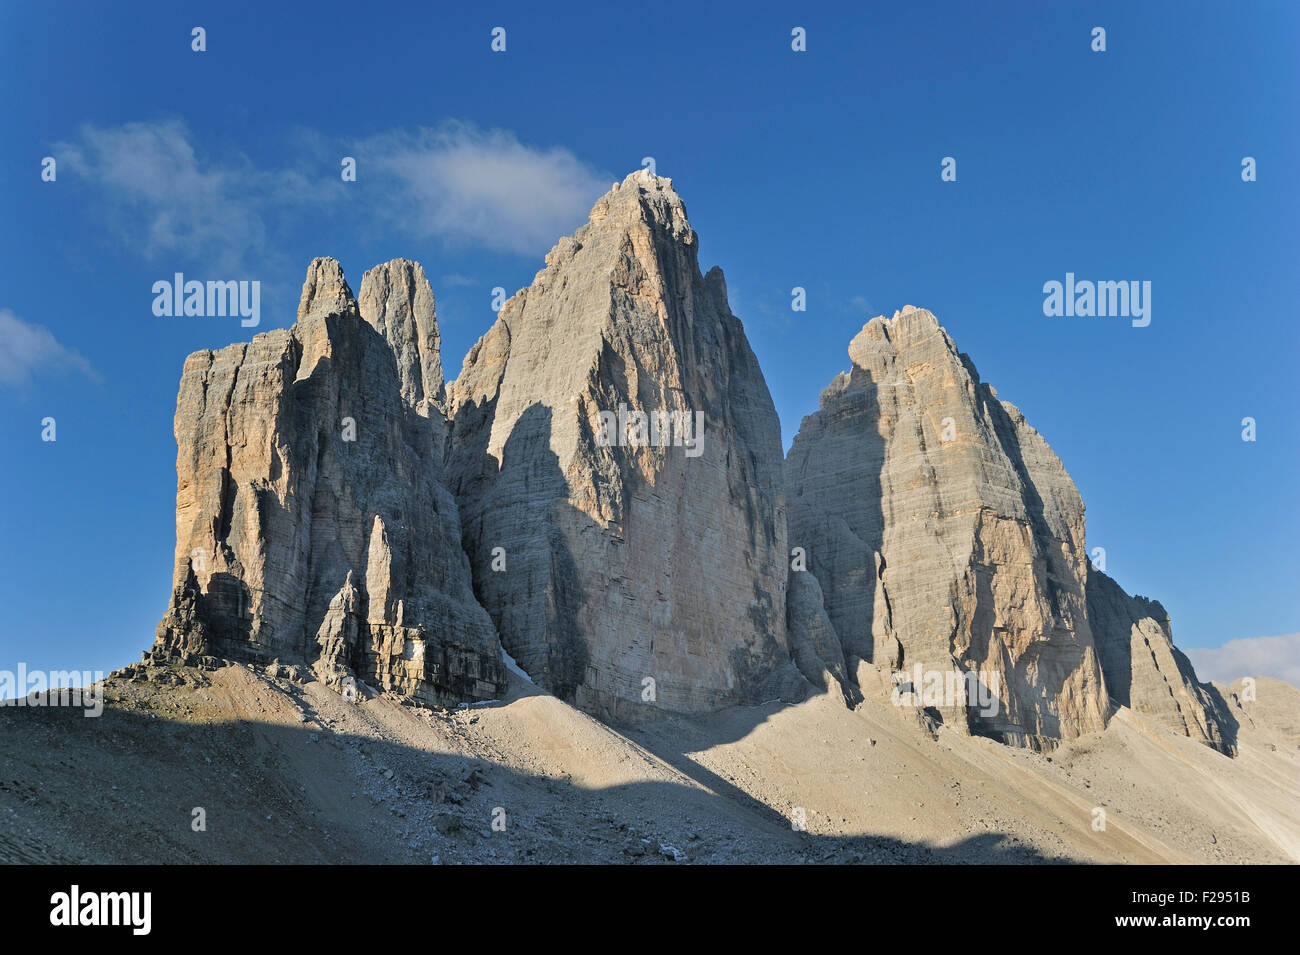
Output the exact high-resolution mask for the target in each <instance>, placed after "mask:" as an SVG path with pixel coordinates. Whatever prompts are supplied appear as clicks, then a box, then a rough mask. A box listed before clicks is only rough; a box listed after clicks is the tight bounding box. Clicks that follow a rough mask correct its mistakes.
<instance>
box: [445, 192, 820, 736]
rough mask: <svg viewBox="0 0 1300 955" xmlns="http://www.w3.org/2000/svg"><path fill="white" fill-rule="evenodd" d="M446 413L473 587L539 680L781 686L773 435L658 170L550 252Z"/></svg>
mask: <svg viewBox="0 0 1300 955" xmlns="http://www.w3.org/2000/svg"><path fill="white" fill-rule="evenodd" d="M448 410H449V416H450V417H451V418H452V428H453V433H452V437H451V440H450V444H449V448H450V456H449V470H450V473H451V481H452V487H453V489H454V491H455V493H456V495H457V498H458V500H459V501H460V505H461V515H462V519H463V521H464V526H465V543H466V549H467V550H468V552H469V554H470V559H471V562H472V564H473V568H474V581H475V587H476V591H477V593H478V595H479V597H480V599H481V601H482V602H483V604H484V606H485V607H487V609H488V611H489V613H491V615H492V617H493V619H494V621H495V622H496V624H497V627H498V630H499V631H500V633H501V635H502V642H503V643H504V645H505V647H506V649H507V650H508V651H509V652H510V653H511V654H512V655H513V656H514V657H515V658H516V659H517V661H518V662H519V664H520V666H522V667H523V668H524V669H525V670H526V671H527V672H528V673H529V674H531V675H532V677H533V678H534V679H535V680H538V681H539V682H540V683H542V684H543V685H545V686H546V687H547V688H549V689H551V690H552V691H554V692H556V693H557V694H559V695H561V696H563V697H566V698H568V699H570V700H573V701H575V702H577V703H578V704H579V705H581V706H583V707H585V708H587V709H590V710H592V711H594V712H596V713H598V714H600V715H604V716H607V717H613V718H617V719H626V720H636V719H643V718H650V717H651V716H652V715H653V713H654V712H655V711H656V710H658V709H666V710H670V711H678V712H689V711H700V710H705V709H711V708H715V707H717V706H720V705H724V704H727V703H732V702H739V701H753V700H758V699H770V698H772V697H773V696H776V695H777V694H778V693H779V692H780V691H781V689H782V688H783V687H788V686H790V685H791V682H792V679H797V678H795V677H794V676H793V671H792V668H791V666H790V664H789V649H788V647H787V644H786V637H785V580H786V563H785V534H786V528H785V517H784V512H783V500H782V491H781V473H780V464H781V447H780V426H779V423H778V420H777V417H776V413H775V410H774V408H773V405H772V400H771V397H770V396H769V394H768V391H767V386H766V384H765V383H764V381H763V376H762V373H761V372H760V371H759V368H758V364H757V362H756V360H755V358H754V355H753V352H752V351H751V350H750V347H749V343H748V341H747V340H746V338H745V334H744V331H743V329H742V327H741V324H740V322H739V321H738V320H737V319H736V318H735V317H734V316H733V315H732V314H731V310H730V308H729V307H728V305H727V297H726V287H725V283H724V281H723V278H722V273H721V271H720V270H718V269H714V270H713V271H711V272H710V273H709V274H708V276H707V277H705V276H702V275H701V274H700V271H699V266H698V261H697V242H696V236H695V232H694V230H692V229H691V226H690V223H689V222H688V221H687V219H686V211H685V208H684V207H683V205H682V201H681V199H680V198H679V197H678V196H677V194H676V193H675V192H674V191H673V189H672V185H671V183H670V182H669V181H668V180H666V179H661V178H657V177H654V176H650V175H648V174H645V173H634V174H633V175H631V176H629V177H628V178H627V179H626V180H624V181H623V183H622V184H620V185H617V186H616V187H615V188H614V190H613V191H611V192H610V193H608V194H607V195H605V196H604V197H603V198H602V199H600V200H599V201H598V202H597V203H596V205H595V207H594V208H593V209H592V212H591V217H590V221H589V222H588V223H587V224H586V225H584V226H583V227H582V228H580V229H579V230H578V231H577V232H576V233H575V234H574V235H573V236H572V237H566V238H563V239H561V240H560V241H559V242H558V243H557V244H556V246H555V248H554V249H552V250H551V252H550V254H549V255H548V256H547V258H546V268H544V269H543V270H542V271H541V272H539V273H538V274H537V277H536V278H535V279H534V281H533V284H532V286H531V287H529V288H528V289H525V290H523V291H520V292H519V293H517V294H516V295H515V296H514V297H513V298H511V299H510V300H509V301H508V302H506V304H505V305H504V306H503V307H502V309H501V311H500V313H499V315H498V318H497V321H496V323H495V324H494V325H493V327H492V328H491V330H489V331H488V333H487V334H486V335H484V336H483V338H482V339H480V340H479V342H478V343H477V344H476V345H475V346H474V348H473V349H472V350H471V351H470V353H469V355H468V356H467V357H466V359H465V364H464V368H463V370H462V371H461V374H460V376H459V377H458V378H457V379H456V381H455V382H453V383H452V385H451V386H450V388H449V389H448ZM652 429H653V430H652ZM650 681H653V682H650ZM651 691H652V692H651ZM652 700H653V703H654V705H653V706H652V705H649V703H650V702H651V701H652Z"/></svg>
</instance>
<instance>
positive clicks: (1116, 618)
mask: <svg viewBox="0 0 1300 955" xmlns="http://www.w3.org/2000/svg"><path fill="white" fill-rule="evenodd" d="M698 256H699V242H698V237H697V235H696V233H695V231H694V229H693V228H692V227H691V224H690V221H689V220H688V218H687V215H686V208H685V205H684V204H683V202H682V200H681V197H680V196H679V195H678V194H677V192H676V191H675V190H674V188H673V185H672V182H671V180H669V179H666V178H663V177H659V176H655V175H652V174H650V173H649V172H647V171H644V170H638V171H636V172H634V173H632V174H630V175H629V176H627V177H626V178H625V179H624V180H623V181H622V182H620V183H616V184H615V185H614V187H613V188H612V189H611V190H610V191H609V192H608V193H606V194H605V195H604V196H602V197H601V198H600V199H599V200H597V202H596V203H595V204H594V205H593V207H592V209H591V213H590V216H589V217H588V220H587V221H586V222H585V223H584V224H582V225H581V226H580V227H579V228H578V229H577V230H576V231H574V232H573V234H572V235H569V236H566V237H563V238H561V239H559V240H558V241H557V242H556V244H555V246H554V247H553V248H552V249H551V251H550V252H549V253H548V254H547V256H546V261H545V265H544V267H543V268H542V269H541V270H540V271H538V273H537V275H536V277H535V278H534V280H533V282H532V283H531V284H530V285H529V286H528V287H527V288H525V289H521V290H520V291H519V292H518V293H516V294H515V295H514V296H513V297H511V298H510V299H509V300H508V301H507V302H506V303H505V304H504V306H503V307H502V308H501V310H500V312H499V313H498V315H497V318H496V320H495V322H494V323H493V325H492V326H491V328H489V329H488V331H487V332H486V333H485V334H484V335H483V336H482V338H480V339H479V341H478V342H477V343H476V344H475V345H474V346H473V348H471V349H470V351H469V353H468V354H467V355H466V357H465V360H464V362H463V364H462V368H461V372H460V374H459V375H458V376H457V378H456V379H455V380H453V381H451V382H446V381H444V377H443V370H442V360H441V354H440V337H439V333H438V327H437V320H436V314H435V301H434V294H433V289H432V288H431V286H430V284H429V281H428V278H427V276H426V275H425V272H424V269H423V268H422V267H421V266H420V265H419V264H418V263H416V262H413V261H410V260H407V259H394V260H392V261H390V262H387V263H384V264H382V265H379V266H376V267H375V268H373V269H371V270H369V271H368V272H366V273H365V274H364V276H363V278H362V281H361V286H360V294H359V295H354V293H353V292H352V290H351V288H350V286H349V285H348V282H347V279H346V277H345V276H344V274H343V270H342V268H341V266H340V265H339V263H338V262H337V261H336V260H334V259H332V258H318V259H315V260H313V262H312V263H311V265H310V267H309V268H308V270H307V275H306V279H305V281H304V283H303V292H302V298H301V301H300V304H299V308H298V320H297V322H296V324H295V325H293V327H292V328H289V329H281V330H275V331H271V332H266V333H263V334H260V335H257V336H256V337H255V338H254V339H253V340H252V342H250V343H247V344H236V345H231V346H229V347H228V348H225V349H221V350H220V351H216V352H212V351H202V352H198V353H196V354H194V355H191V356H190V357H189V359H187V361H186V365H185V371H184V373H183V376H182V381H181V390H180V395H179V397H178V402H177V413H176V436H177V443H178V456H177V467H178V489H177V551H176V555H177V562H176V572H175V575H174V579H173V596H172V602H171V605H170V607H169V609H168V612H167V614H166V616H165V617H164V620H163V622H162V623H161V624H160V626H159V630H158V643H159V645H160V647H162V648H164V649H168V650H175V651H179V652H184V653H189V654H201V655H206V654H225V655H230V656H246V657H256V658H263V659H264V658H276V657H281V658H284V659H293V660H298V661H302V662H305V663H311V664H312V665H313V666H314V667H315V669H316V671H317V672H318V674H319V675H321V676H322V678H324V679H326V680H327V681H329V682H332V683H335V684H337V683H339V681H341V680H343V679H346V678H347V677H348V676H356V677H357V678H359V679H363V680H370V681H374V682H375V683H378V684H380V685H382V686H384V687H387V688H389V689H392V690H394V691H395V692H399V693H402V694H404V695H407V696H409V697H412V698H416V699H423V700H425V701H429V702H457V701H460V700H469V699H486V698H489V697H491V696H493V695H495V694H496V693H497V692H499V691H500V689H501V688H502V687H503V686H504V681H505V670H504V667H503V664H502V657H501V652H500V651H501V646H504V647H505V649H506V650H507V651H508V652H509V653H510V654H511V655H512V656H513V657H514V659H515V660H517V661H518V664H519V665H520V666H521V667H522V668H523V669H524V670H525V671H526V672H527V673H528V674H529V675H530V676H531V677H532V678H533V679H534V680H535V681H536V682H537V683H538V684H539V685H540V686H542V687H544V688H546V689H549V690H551V691H552V692H554V693H555V694H556V695H558V696H561V697H563V698H565V699H567V700H569V701H571V702H574V703H576V704H577V705H579V706H580V707H582V708H583V709H586V710H588V711H589V712H593V713H595V714H597V715H599V716H602V717H604V718H607V719H610V720H617V721H640V720H649V719H655V718H657V717H658V716H660V715H662V714H665V713H685V714H695V713H701V712H705V711H709V710H714V709H718V708H720V707H724V706H728V705H732V704H746V703H756V702H762V701H768V700H772V699H775V698H781V699H786V700H794V699H799V698H802V696H803V695H804V694H805V693H806V692H807V691H808V683H809V682H811V683H812V684H814V685H816V686H818V687H821V688H823V689H828V690H830V689H835V690H838V692H839V693H840V694H842V697H843V699H844V701H845V703H846V704H848V705H849V706H850V707H854V706H857V705H859V704H860V703H861V702H862V701H863V700H864V698H865V697H867V696H871V695H872V694H876V693H878V692H880V691H882V690H883V692H885V693H886V694H887V695H891V692H892V691H897V690H898V689H900V687H902V686H904V685H906V686H907V687H908V688H909V691H910V692H912V693H913V695H917V694H916V692H915V691H917V690H918V689H919V688H918V687H917V686H915V685H914V684H915V683H916V681H920V680H923V679H924V678H925V674H927V673H938V674H940V675H943V674H946V673H950V672H953V671H956V672H958V673H961V674H965V675H967V676H968V677H970V679H971V681H972V682H970V683H968V684H963V686H964V687H965V689H964V690H962V691H960V692H957V691H954V693H950V694H949V696H947V697H945V698H942V699H939V700H937V701H935V702H934V703H933V705H930V704H927V705H925V706H924V707H921V708H918V709H917V710H916V712H917V713H919V714H920V715H921V722H922V723H923V724H925V725H926V726H927V727H929V728H930V729H933V728H934V727H935V726H937V725H938V724H939V723H943V724H945V725H949V726H952V727H954V728H957V729H958V730H959V731H961V732H971V733H978V734H983V735H988V736H993V737H995V738H998V739H1001V740H1004V741H1006V742H1009V743H1015V744H1021V745H1027V746H1034V747H1043V746H1051V745H1055V743H1057V742H1059V741H1061V740H1068V739H1071V738H1074V737H1077V736H1080V735H1083V734H1087V733H1091V732H1094V731H1098V730H1100V729H1102V728H1104V727H1105V726H1106V724H1107V720H1108V718H1109V716H1110V715H1111V713H1112V712H1113V708H1114V706H1116V705H1121V706H1127V707H1129V708H1130V709H1131V710H1133V711H1134V712H1136V713H1141V714H1143V715H1144V716H1147V717H1150V718H1152V719H1154V720H1156V721H1158V722H1160V723H1161V724H1162V725H1165V726H1167V727H1169V728H1172V729H1174V730H1175V731H1176V732H1179V733H1182V734H1185V735H1187V736H1190V737H1191V738H1193V739H1197V740H1200V741H1202V742H1205V743H1208V744H1210V745H1211V746H1214V747H1215V748H1217V749H1220V750H1223V751H1225V752H1230V751H1231V749H1232V745H1233V742H1232V740H1233V732H1234V724H1233V722H1232V718H1231V716H1229V715H1227V712H1226V709H1225V707H1224V705H1223V703H1222V699H1221V698H1220V697H1218V696H1217V695H1216V692H1215V691H1213V689H1212V688H1207V687H1205V686H1202V685H1200V684H1198V683H1197V681H1196V679H1195V674H1194V673H1193V672H1192V670H1191V666H1190V664H1188V663H1187V661H1186V658H1185V657H1183V656H1182V655H1181V654H1180V653H1178V652H1177V650H1176V649H1175V648H1174V647H1173V643H1172V639H1171V637H1170V628H1169V622H1168V618H1167V616H1166V615H1165V613H1164V610H1163V608H1161V607H1160V605H1159V604H1157V603H1154V602H1149V601H1146V600H1143V599H1141V598H1131V597H1129V596H1128V595H1127V594H1125V593H1124V592H1123V590H1122V589H1121V588H1120V587H1119V586H1118V585H1117V584H1115V583H1114V582H1113V581H1111V580H1110V579H1109V578H1108V577H1106V576H1105V575H1104V574H1101V573H1100V572H1098V571H1096V570H1095V569H1093V568H1092V567H1091V566H1090V563H1089V560H1088V557H1087V553H1086V545H1085V534H1084V531H1085V524H1084V509H1083V502H1082V500H1081V498H1080V496H1079V493H1078V490H1077V489H1076V488H1075V486H1074V484H1073V482H1072V481H1071V480H1070V477H1069V475H1068V474H1067V473H1066V471H1065V468H1064V466H1063V465H1062V463H1061V461H1060V460H1059V458H1058V457H1057V456H1056V454H1055V453H1054V452H1053V451H1052V449H1051V448H1050V447H1049V446H1048V444H1047V442H1046V441H1045V440H1044V439H1043V437H1042V436H1041V435H1040V434H1039V433H1038V432H1037V431H1035V430H1034V429H1033V428H1032V427H1030V426H1029V424H1028V422H1027V421H1026V419H1025V416H1024V415H1023V414H1022V413H1021V412H1020V411H1019V409H1017V408H1016V407H1015V406H1014V405H1012V404H1010V403H1008V402H1005V401H1002V400H1000V399H999V398H998V396H997V392H996V390H994V389H993V388H992V387H991V386H990V385H988V384H986V383H984V382H982V381H981V380H980V377H979V374H978V372H977V371H976V369H975V365H974V363H973V362H972V361H971V359H970V358H969V357H968V356H966V355H964V354H962V353H960V352H959V351H958V350H957V346H956V344H955V343H954V342H953V340H952V338H951V337H950V336H949V335H948V333H947V332H946V331H945V330H944V328H943V327H942V326H941V325H940V323H939V321H938V319H937V318H936V317H935V316H934V315H933V314H932V313H931V312H929V311H928V310H926V309H924V308H918V307H915V306H911V305H907V306H904V307H903V308H901V309H899V310H898V311H895V312H894V313H893V315H892V317H885V316H883V315H881V316H877V317H876V318H873V319H871V320H870V321H868V322H866V323H865V324H864V325H863V327H862V329H861V331H859V332H858V333H857V334H856V335H854V336H853V338H852V340H851V341H850V342H849V343H848V354H849V358H850V361H851V366H850V369H849V370H848V371H847V372H844V373H842V374H840V375H837V376H836V378H835V379H834V380H833V381H832V383H831V384H830V386H829V387H828V388H827V389H826V390H825V391H824V392H823V394H822V397H821V405H820V409H819V410H818V411H817V412H816V413H814V414H812V415H809V416H808V417H807V418H805V419H804V421H803V423H802V426H801V428H800V430H799V433H798V435H797V436H796V437H795V440H794V443H793V445H792V447H791V451H790V454H789V456H788V458H785V459H783V457H782V454H781V445H780V427H779V423H778V421H777V416H776V412H775V409H774V407H773V404H772V399H771V396H770V394H769V393H768V390H767V385H766V383H765V382H764V379H763V374H762V371H761V370H760V368H759V366H758V362H757V360H756V358H755V356H754V354H753V351H752V350H751V349H750V347H749V343H748V341H747V339H746V336H745V332H744V328H743V326H742V325H741V322H740V320H739V319H737V318H736V316H735V315H733V314H732V312H731V308H730V305H729V304H728V299H727V286H726V279H725V278H724V276H723V274H722V271H721V269H719V268H716V267H714V268H712V269H710V270H709V272H708V274H707V275H705V274H701V271H700V268H699V262H698ZM498 641H499V642H498ZM918 666H919V667H920V670H917V669H916V668H917V667H918Z"/></svg>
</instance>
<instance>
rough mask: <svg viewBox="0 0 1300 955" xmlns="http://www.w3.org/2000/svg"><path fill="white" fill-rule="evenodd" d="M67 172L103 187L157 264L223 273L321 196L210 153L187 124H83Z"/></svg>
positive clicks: (126, 237)
mask: <svg viewBox="0 0 1300 955" xmlns="http://www.w3.org/2000/svg"><path fill="white" fill-rule="evenodd" d="M55 149H56V152H57V155H58V156H59V157H60V165H61V166H62V167H63V168H66V169H67V170H68V171H69V172H71V173H72V174H73V175H74V176H77V177H79V178H81V179H82V180H84V181H85V182H87V183H89V184H91V185H92V186H94V187H96V188H97V190H98V192H99V194H100V196H101V198H102V199H103V201H104V202H105V203H106V206H107V212H108V214H109V219H110V221H111V222H112V223H113V225H114V227H115V228H116V229H117V230H118V231H119V236H118V238H119V239H120V240H122V241H125V242H127V243H129V244H131V245H134V246H135V247H137V248H138V249H139V251H140V253H141V254H142V255H144V256H145V257H146V258H148V259H151V260H153V259H157V258H159V257H160V256H164V255H172V254H176V253H180V254H183V255H185V256H188V257H190V258H192V259H196V260H205V261H208V262H210V263H211V264H212V265H214V266H216V267H220V268H236V267H240V266H243V265H244V264H245V263H246V262H247V259H248V257H249V256H250V255H256V254H260V253H261V252H263V251H264V250H265V248H266V245H267V240H268V233H269V231H270V230H269V227H268V221H271V222H274V221H275V220H276V219H277V218H278V217H279V216H280V215H282V214H283V213H284V212H285V210H286V208H287V207H290V206H295V205H296V206H301V205H302V204H304V203H306V202H308V201H311V200H313V199H316V198H319V196H318V193H319V190H315V189H312V188H311V187H310V184H309V183H308V182H307V180H306V178H305V177H304V176H303V174H302V173H301V172H298V171H294V170H275V171H268V170H262V169H258V168H257V167H256V166H255V165H254V164H253V163H252V162H251V161H250V160H249V159H248V158H247V157H246V156H244V155H242V154H235V155H231V156H227V157H224V158H223V159H221V160H217V159H214V158H211V157H205V156H202V155H201V154H200V152H199V150H197V149H196V147H195V144H194V142H193V138H192V136H191V134H190V132H189V130H188V129H187V128H186V126H185V124H184V123H182V122H180V121H178V120H164V121H160V122H152V123H127V124H125V125H123V126H113V127H101V126H93V125H85V126H82V127H81V129H80V131H79V135H78V137H77V139H76V140H74V141H71V142H63V143H58V144H56V146H55Z"/></svg>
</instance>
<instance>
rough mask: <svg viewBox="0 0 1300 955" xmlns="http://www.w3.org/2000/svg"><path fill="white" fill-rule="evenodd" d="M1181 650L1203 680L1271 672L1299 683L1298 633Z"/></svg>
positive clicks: (1234, 677) (1299, 648)
mask: <svg viewBox="0 0 1300 955" xmlns="http://www.w3.org/2000/svg"><path fill="white" fill-rule="evenodd" d="M1183 652H1184V653H1186V654H1187V657H1188V659H1190V660H1191V661H1192V666H1194V667H1196V675H1197V677H1199V678H1200V679H1202V680H1215V681H1217V682H1219V683H1231V682H1232V681H1233V680H1236V679H1239V678H1240V677H1243V676H1271V677H1275V678H1276V679H1279V680H1286V681H1287V682H1288V683H1290V684H1291V685H1292V686H1300V633H1289V634H1286V635H1284V636H1280V637H1243V638H1241V639H1238V640H1229V641H1228V642H1227V643H1225V644H1224V645H1223V646H1221V647H1217V648H1208V649H1192V650H1184V651H1183Z"/></svg>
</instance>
